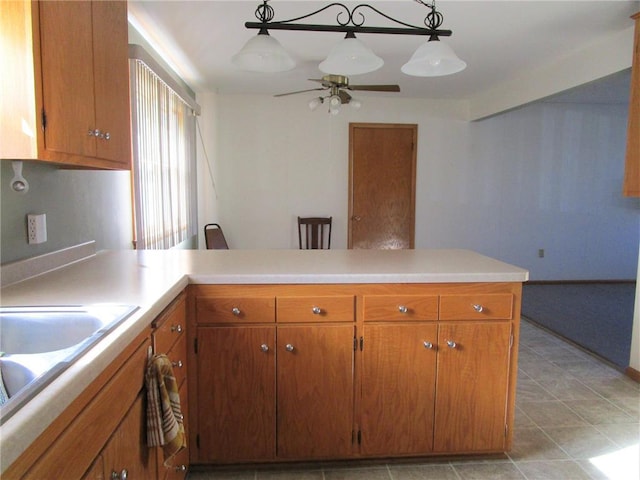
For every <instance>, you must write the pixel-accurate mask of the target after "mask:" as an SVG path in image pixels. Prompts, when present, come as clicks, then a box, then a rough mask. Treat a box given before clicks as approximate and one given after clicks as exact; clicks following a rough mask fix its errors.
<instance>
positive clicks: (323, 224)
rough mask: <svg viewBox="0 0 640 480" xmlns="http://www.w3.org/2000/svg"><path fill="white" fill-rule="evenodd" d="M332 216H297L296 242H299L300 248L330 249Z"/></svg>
mask: <svg viewBox="0 0 640 480" xmlns="http://www.w3.org/2000/svg"><path fill="white" fill-rule="evenodd" d="M332 218H333V217H298V242H299V244H300V250H311V249H314V250H316V249H327V250H328V249H330V248H331V219H332ZM303 239H304V242H303Z"/></svg>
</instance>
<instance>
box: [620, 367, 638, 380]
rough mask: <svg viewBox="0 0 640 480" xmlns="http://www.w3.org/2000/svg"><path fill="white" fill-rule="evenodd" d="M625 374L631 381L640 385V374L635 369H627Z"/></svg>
mask: <svg viewBox="0 0 640 480" xmlns="http://www.w3.org/2000/svg"><path fill="white" fill-rule="evenodd" d="M624 373H625V374H626V375H627V377H629V378H630V379H631V380H635V381H636V382H638V383H640V372H639V371H638V370H636V369H635V368H632V367H627V369H626V370H625V371H624Z"/></svg>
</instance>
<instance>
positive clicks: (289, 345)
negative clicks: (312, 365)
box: [284, 343, 295, 352]
mask: <svg viewBox="0 0 640 480" xmlns="http://www.w3.org/2000/svg"><path fill="white" fill-rule="evenodd" d="M284 348H286V349H287V352H293V351H294V350H295V348H294V347H293V345H291V344H290V343H287V345H286V346H285V347H284Z"/></svg>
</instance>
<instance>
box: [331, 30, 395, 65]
mask: <svg viewBox="0 0 640 480" xmlns="http://www.w3.org/2000/svg"><path fill="white" fill-rule="evenodd" d="M382 65H384V60H382V59H381V58H380V57H378V56H377V55H376V54H375V53H373V51H372V50H371V49H370V48H369V47H367V46H366V45H365V44H364V43H362V42H361V41H360V40H358V39H357V38H356V36H355V35H354V34H353V33H348V34H347V36H346V37H345V38H344V39H343V40H342V41H340V43H338V44H336V45H335V46H334V47H333V48H332V49H331V52H330V53H329V56H328V57H327V58H326V59H325V60H324V61H323V62H322V63H320V65H319V67H320V70H321V71H323V72H324V73H333V74H337V73H339V74H340V75H359V74H361V73H369V72H373V71H374V70H378V69H379V68H380V67H382Z"/></svg>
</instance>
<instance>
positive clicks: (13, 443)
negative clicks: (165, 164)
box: [0, 250, 529, 471]
mask: <svg viewBox="0 0 640 480" xmlns="http://www.w3.org/2000/svg"><path fill="white" fill-rule="evenodd" d="M528 278H529V273H528V272H527V271H526V270H524V269H521V268H518V267H515V266H513V265H509V264H507V263H504V262H500V261H498V260H494V259H492V258H489V257H486V256H483V255H479V254H477V253H474V252H470V251H468V250H169V251H134V250H126V251H125V250H123V251H103V252H99V253H98V254H97V255H95V256H91V257H89V258H87V259H84V260H81V261H79V262H76V263H73V264H71V265H68V266H66V267H64V268H60V269H58V270H54V271H51V272H49V273H46V274H43V275H40V276H36V277H33V278H30V279H28V280H24V281H22V282H19V283H16V284H13V285H9V286H7V287H4V288H2V289H1V290H0V303H1V304H2V305H5V306H23V305H27V306H29V305H86V304H91V303H119V304H131V305H137V306H139V307H140V308H139V309H138V310H137V311H136V312H135V313H134V314H133V315H132V316H131V317H130V318H129V319H127V320H126V321H125V322H124V323H123V324H122V325H120V326H119V327H118V328H117V329H115V330H114V331H113V332H112V333H111V334H109V335H108V336H106V337H105V338H104V339H103V340H101V341H100V342H99V343H98V344H97V345H96V346H95V347H93V348H92V349H91V350H90V351H89V352H88V353H87V354H85V355H84V356H83V357H82V358H81V359H80V360H79V361H78V362H76V363H75V364H74V365H72V366H71V367H70V368H69V369H68V370H67V371H65V372H64V373H63V374H62V375H60V376H59V377H58V378H57V379H56V380H55V381H53V382H52V383H51V384H50V385H49V386H48V387H46V388H45V389H44V390H43V391H42V392H41V393H40V394H38V395H37V396H36V397H35V398H34V399H33V400H31V401H30V402H29V403H28V404H26V405H25V406H24V407H23V408H21V409H20V411H18V412H16V413H15V414H14V415H13V416H12V417H11V418H10V419H9V420H7V421H6V422H5V423H4V424H3V425H2V426H1V427H0V441H1V442H2V445H1V448H0V471H4V470H5V469H6V468H7V467H8V466H9V465H10V464H11V463H12V462H13V461H14V460H15V459H16V458H17V457H18V456H19V455H20V454H21V453H22V451H24V450H25V449H26V448H27V447H28V446H29V445H30V444H31V442H33V440H35V438H37V436H38V435H40V433H42V431H44V430H45V428H46V427H47V426H48V425H49V424H50V423H51V422H52V421H53V420H54V419H55V418H56V417H57V416H58V415H59V414H60V413H62V411H63V410H64V409H65V408H66V407H67V406H68V405H69V404H70V403H71V402H72V401H73V400H74V399H75V398H76V397H77V395H79V394H80V392H82V390H83V389H84V388H86V386H88V385H89V384H90V383H91V382H92V381H93V380H94V379H95V378H96V377H97V375H98V374H99V373H100V372H101V371H102V370H103V369H104V368H106V367H107V366H108V365H109V363H110V362H111V361H113V359H115V357H116V356H117V355H118V353H119V352H120V351H121V349H122V348H124V347H125V346H126V345H127V344H128V343H129V342H130V341H131V340H132V339H133V338H134V337H135V336H136V335H138V334H139V333H140V332H142V331H143V330H144V329H145V328H148V326H149V324H150V323H151V321H152V320H153V319H154V318H155V317H156V316H157V315H158V314H159V313H161V312H162V310H163V309H164V308H165V307H166V306H167V305H168V304H169V303H170V301H171V300H172V299H173V298H175V296H176V295H177V294H178V293H180V292H181V291H182V290H183V289H184V288H185V287H186V286H187V285H188V284H189V283H201V284H252V283H257V284H259V283H269V284H287V283H288V284H316V283H318V284H319V283H469V282H523V281H526V280H528Z"/></svg>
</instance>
